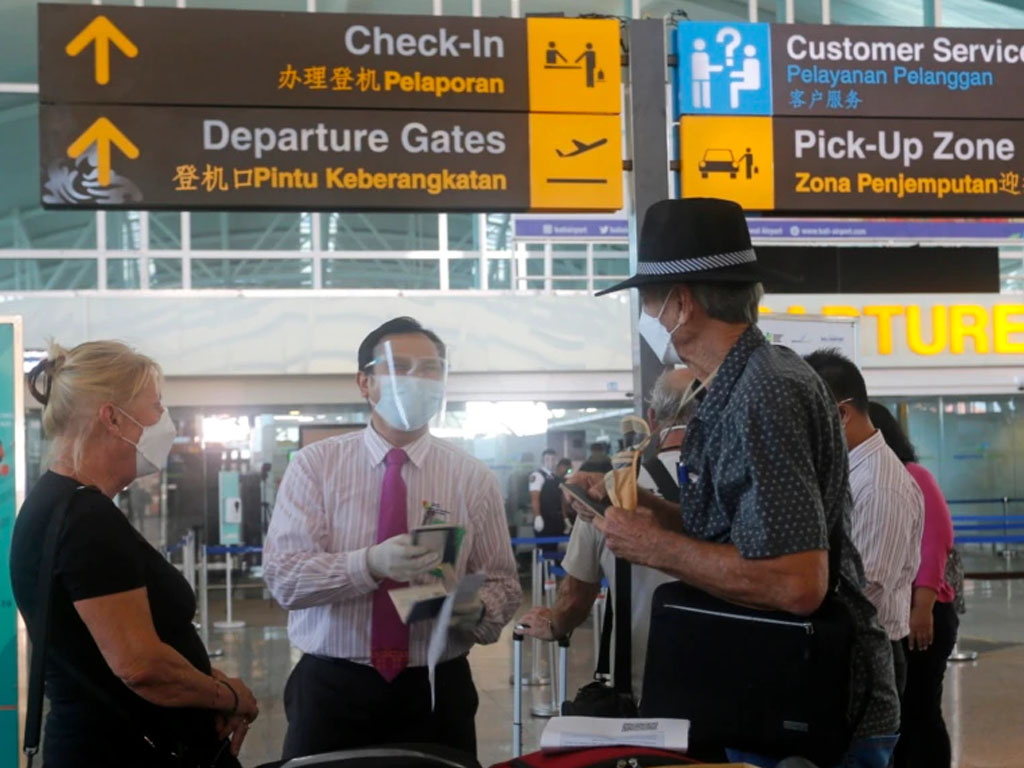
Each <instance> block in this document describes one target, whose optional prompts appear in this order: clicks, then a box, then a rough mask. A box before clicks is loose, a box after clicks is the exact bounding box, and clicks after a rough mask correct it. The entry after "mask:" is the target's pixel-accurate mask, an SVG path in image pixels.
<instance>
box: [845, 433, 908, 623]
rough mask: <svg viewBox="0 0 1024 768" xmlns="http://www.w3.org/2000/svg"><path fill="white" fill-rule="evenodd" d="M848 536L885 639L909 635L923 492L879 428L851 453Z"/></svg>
mask: <svg viewBox="0 0 1024 768" xmlns="http://www.w3.org/2000/svg"><path fill="white" fill-rule="evenodd" d="M850 491H851V492H852V493H853V513H852V515H851V518H850V524H851V530H850V537H851V538H852V539H853V543H854V545H855V546H856V547H857V549H858V550H859V551H860V556H861V559H862V560H863V561H864V575H865V577H866V578H867V588H866V589H865V594H866V595H867V596H868V599H869V600H870V601H871V602H872V603H874V606H875V608H877V609H878V620H879V622H880V623H881V624H882V626H883V627H884V628H885V631H886V633H887V634H888V635H889V639H890V640H901V639H903V638H904V637H906V636H907V635H908V634H910V595H911V586H912V585H913V583H914V577H915V576H916V575H917V569H918V566H920V564H921V534H922V532H923V531H924V496H923V495H922V494H921V489H920V488H918V486H917V483H916V482H914V478H913V477H912V476H911V475H910V473H909V472H907V470H906V467H904V466H903V462H901V461H900V460H899V458H897V456H896V454H895V453H893V451H892V449H891V448H889V446H888V445H886V443H885V439H884V438H883V437H882V433H881V432H880V431H877V430H876V431H875V434H873V435H872V436H871V437H869V438H868V439H867V440H865V441H864V442H863V443H861V444H860V445H858V446H857V447H856V448H854V449H853V450H852V451H850Z"/></svg>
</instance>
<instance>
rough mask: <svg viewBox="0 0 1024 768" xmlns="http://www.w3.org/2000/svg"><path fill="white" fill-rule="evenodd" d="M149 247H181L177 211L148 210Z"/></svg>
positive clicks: (169, 248)
mask: <svg viewBox="0 0 1024 768" xmlns="http://www.w3.org/2000/svg"><path fill="white" fill-rule="evenodd" d="M149 247H150V249H152V250H154V251H157V250H175V251H176V250H178V249H180V248H181V214H180V213H178V212H177V211H150V213H149Z"/></svg>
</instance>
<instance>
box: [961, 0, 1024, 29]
mask: <svg viewBox="0 0 1024 768" xmlns="http://www.w3.org/2000/svg"><path fill="white" fill-rule="evenodd" d="M942 26H944V27H985V28H988V29H992V28H998V29H1020V28H1021V27H1024V7H1022V6H1021V4H1020V3H1019V2H1015V1H1014V0H1011V1H1010V2H994V1H993V0H943V1H942Z"/></svg>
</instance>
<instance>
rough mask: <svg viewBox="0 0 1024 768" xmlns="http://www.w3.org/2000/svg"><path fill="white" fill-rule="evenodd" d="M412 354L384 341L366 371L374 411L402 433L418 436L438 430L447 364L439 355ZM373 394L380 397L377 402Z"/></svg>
mask: <svg viewBox="0 0 1024 768" xmlns="http://www.w3.org/2000/svg"><path fill="white" fill-rule="evenodd" d="M401 346H403V347H404V345H401ZM411 352H412V350H409V349H401V348H399V347H397V346H396V345H395V343H394V342H393V341H392V340H390V339H388V340H385V341H383V342H381V343H380V344H379V345H378V346H377V348H376V350H374V353H375V354H374V359H373V360H372V361H371V362H370V363H369V364H368V365H367V366H366V368H365V369H364V371H363V372H364V373H366V374H367V375H368V376H372V377H373V384H371V403H372V405H373V409H374V410H375V411H376V412H377V415H378V416H380V417H381V418H382V419H384V421H385V422H387V424H388V425H389V426H390V427H392V428H393V429H397V430H399V431H400V432H415V431H416V430H418V429H421V428H423V427H425V426H427V425H428V424H430V425H433V426H439V425H440V424H441V423H442V422H443V421H444V414H445V407H446V404H447V401H446V398H445V392H446V388H447V385H448V361H447V360H446V359H445V358H443V357H440V356H439V355H437V354H433V355H429V354H428V355H418V354H412V353H411ZM374 390H376V391H374ZM374 394H376V395H377V396H378V399H377V401H376V402H373V395H374Z"/></svg>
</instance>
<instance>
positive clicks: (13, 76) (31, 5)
mask: <svg viewBox="0 0 1024 768" xmlns="http://www.w3.org/2000/svg"><path fill="white" fill-rule="evenodd" d="M69 2H70V3H72V4H74V5H88V4H89V0H69ZM37 5H38V3H37V2H35V0H12V2H3V3H0V51H2V52H3V55H0V82H7V83H34V82H35V81H36V80H38V79H39V70H38V67H39V52H38V50H37V47H36V30H37V29H38V13H37V12H36V6H37ZM33 98H35V97H34V96H33Z"/></svg>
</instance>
